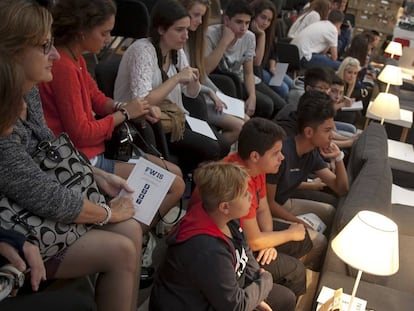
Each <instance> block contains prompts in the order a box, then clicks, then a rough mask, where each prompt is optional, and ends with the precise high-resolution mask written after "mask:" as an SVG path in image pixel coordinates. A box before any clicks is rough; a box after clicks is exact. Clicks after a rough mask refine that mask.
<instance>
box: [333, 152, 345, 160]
mask: <svg viewBox="0 0 414 311" xmlns="http://www.w3.org/2000/svg"><path fill="white" fill-rule="evenodd" d="M344 156H345V155H344V152H343V151H341V153H340V154H339V155H338V156H337V157H336V158H335V162H340V161H342V160H343V159H344Z"/></svg>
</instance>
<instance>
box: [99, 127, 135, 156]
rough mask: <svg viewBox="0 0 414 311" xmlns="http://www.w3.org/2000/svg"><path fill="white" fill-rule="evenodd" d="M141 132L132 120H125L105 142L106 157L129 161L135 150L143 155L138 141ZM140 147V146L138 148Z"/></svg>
mask: <svg viewBox="0 0 414 311" xmlns="http://www.w3.org/2000/svg"><path fill="white" fill-rule="evenodd" d="M140 136H141V135H140V133H139V131H138V129H137V128H136V127H135V124H133V123H132V122H131V121H125V122H122V123H121V124H119V125H118V126H117V127H115V129H114V131H113V133H112V137H111V139H110V140H107V141H106V142H105V157H106V158H108V159H112V160H117V161H124V162H127V161H129V159H131V158H132V156H133V153H134V151H135V152H136V151H138V155H142V154H143V151H142V150H137V149H136V148H138V147H136V145H135V144H134V142H136V141H137V140H138V139H139V137H140ZM138 149H139V148H138Z"/></svg>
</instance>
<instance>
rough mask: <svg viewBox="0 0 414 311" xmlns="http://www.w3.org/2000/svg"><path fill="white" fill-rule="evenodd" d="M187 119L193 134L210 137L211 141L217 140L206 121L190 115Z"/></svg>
mask: <svg viewBox="0 0 414 311" xmlns="http://www.w3.org/2000/svg"><path fill="white" fill-rule="evenodd" d="M185 119H186V120H187V122H188V125H189V126H190V128H191V130H192V131H193V132H196V133H199V134H202V135H204V136H207V137H210V138H211V139H214V140H217V137H216V135H214V132H213V130H212V129H211V127H210V125H208V123H207V122H206V121H204V120H200V119H196V118H193V117H190V116H188V115H186V116H185Z"/></svg>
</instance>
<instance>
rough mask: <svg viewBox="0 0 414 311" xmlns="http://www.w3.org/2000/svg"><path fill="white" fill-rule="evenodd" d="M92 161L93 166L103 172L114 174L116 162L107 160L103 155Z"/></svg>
mask: <svg viewBox="0 0 414 311" xmlns="http://www.w3.org/2000/svg"><path fill="white" fill-rule="evenodd" d="M90 161H91V163H92V165H93V166H95V167H97V168H100V169H101V170H104V171H105V172H108V173H112V174H113V173H114V172H115V161H114V160H110V159H107V158H105V156H104V154H103V153H101V154H99V155H97V156H96V157H94V158H92V159H90Z"/></svg>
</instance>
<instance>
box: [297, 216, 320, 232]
mask: <svg viewBox="0 0 414 311" xmlns="http://www.w3.org/2000/svg"><path fill="white" fill-rule="evenodd" d="M297 217H298V218H299V219H302V220H303V221H304V222H306V223H307V224H308V225H309V226H311V228H312V229H313V230H315V231H318V232H320V233H323V232H324V231H325V229H326V225H325V223H324V222H323V221H322V219H320V218H319V216H318V215H316V214H314V213H307V214H303V215H298V216H297Z"/></svg>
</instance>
